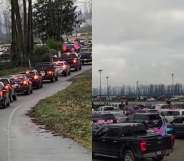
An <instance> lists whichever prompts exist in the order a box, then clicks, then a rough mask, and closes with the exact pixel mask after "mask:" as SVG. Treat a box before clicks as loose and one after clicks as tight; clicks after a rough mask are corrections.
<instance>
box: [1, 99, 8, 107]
mask: <svg viewBox="0 0 184 161" xmlns="http://www.w3.org/2000/svg"><path fill="white" fill-rule="evenodd" d="M1 107H2V108H6V107H7V103H6V99H3V102H2V106H1Z"/></svg>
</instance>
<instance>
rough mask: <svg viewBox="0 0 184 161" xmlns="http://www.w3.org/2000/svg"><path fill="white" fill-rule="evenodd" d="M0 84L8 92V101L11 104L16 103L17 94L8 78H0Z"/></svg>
mask: <svg viewBox="0 0 184 161" xmlns="http://www.w3.org/2000/svg"><path fill="white" fill-rule="evenodd" d="M0 82H3V83H4V85H5V88H6V90H8V92H9V98H10V101H11V102H13V101H16V100H17V94H16V92H15V86H14V85H13V84H12V82H11V81H10V79H9V78H0Z"/></svg>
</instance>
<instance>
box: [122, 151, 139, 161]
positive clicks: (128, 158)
mask: <svg viewBox="0 0 184 161" xmlns="http://www.w3.org/2000/svg"><path fill="white" fill-rule="evenodd" d="M122 161H136V158H135V156H134V153H133V151H132V150H127V151H125V152H124V155H123V160H122Z"/></svg>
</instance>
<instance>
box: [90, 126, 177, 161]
mask: <svg viewBox="0 0 184 161" xmlns="http://www.w3.org/2000/svg"><path fill="white" fill-rule="evenodd" d="M93 129H94V131H92V139H93V142H92V144H93V146H92V154H93V157H96V156H106V157H113V158H120V159H122V160H124V161H137V160H144V159H147V158H151V159H154V160H156V161H161V160H163V159H164V157H165V156H167V155H169V154H170V153H171V152H172V150H173V146H174V144H173V142H174V140H173V138H172V137H171V136H170V135H165V136H160V135H157V134H154V133H148V132H147V131H146V129H145V126H144V125H142V124H139V123H121V124H110V125H103V126H98V128H93Z"/></svg>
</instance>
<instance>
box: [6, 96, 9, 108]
mask: <svg viewBox="0 0 184 161" xmlns="http://www.w3.org/2000/svg"><path fill="white" fill-rule="evenodd" d="M6 101H7V102H6V103H7V107H9V106H10V98H9V97H8V98H7V100H6Z"/></svg>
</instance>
